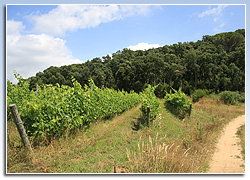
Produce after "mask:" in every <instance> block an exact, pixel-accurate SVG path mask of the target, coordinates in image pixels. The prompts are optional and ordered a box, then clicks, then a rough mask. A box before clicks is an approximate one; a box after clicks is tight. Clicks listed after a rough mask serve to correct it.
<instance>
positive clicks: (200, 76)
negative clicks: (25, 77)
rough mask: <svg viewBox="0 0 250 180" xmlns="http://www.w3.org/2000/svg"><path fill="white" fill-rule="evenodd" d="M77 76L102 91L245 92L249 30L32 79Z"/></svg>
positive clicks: (125, 53)
mask: <svg viewBox="0 0 250 180" xmlns="http://www.w3.org/2000/svg"><path fill="white" fill-rule="evenodd" d="M72 77H74V78H75V79H76V80H77V81H78V82H79V83H80V84H81V85H82V86H84V85H85V84H87V83H88V80H89V79H90V78H92V79H93V80H94V82H95V83H96V85H97V86H98V87H102V86H105V87H109V88H114V89H120V90H121V89H124V90H126V91H130V90H134V91H136V92H141V91H142V90H143V89H144V88H146V87H147V85H148V84H150V85H153V86H155V85H157V84H160V86H159V88H158V89H157V93H158V94H159V96H160V95H162V93H161V92H162V91H163V90H167V91H169V89H170V88H174V89H179V88H182V90H183V91H184V92H185V93H188V94H190V93H191V92H192V91H194V90H195V89H210V90H211V91H215V92H219V91H225V90H228V91H244V90H245V30H244V29H239V30H236V31H235V32H225V33H219V34H216V35H213V36H210V35H204V36H203V37H202V39H201V40H198V41H197V42H183V43H182V42H178V43H176V44H173V45H165V46H162V47H159V48H152V49H148V50H144V51H143V50H137V51H132V50H130V49H127V48H125V49H123V50H122V51H121V50H119V51H117V52H116V53H113V54H112V56H111V55H106V56H103V57H102V58H99V57H97V58H94V59H92V60H90V61H87V62H85V63H82V64H72V65H68V66H62V67H53V66H51V67H49V68H47V69H45V70H44V71H43V72H38V73H37V74H36V76H33V77H30V78H29V80H30V89H33V90H34V89H35V87H36V84H56V83H59V84H65V85H69V86H73V84H72V81H71V79H72Z"/></svg>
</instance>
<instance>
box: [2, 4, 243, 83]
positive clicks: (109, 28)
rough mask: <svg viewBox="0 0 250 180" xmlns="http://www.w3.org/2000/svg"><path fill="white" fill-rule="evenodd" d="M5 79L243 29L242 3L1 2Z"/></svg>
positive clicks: (33, 74) (28, 75) (26, 76)
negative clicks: (18, 3) (62, 3)
mask: <svg viewBox="0 0 250 180" xmlns="http://www.w3.org/2000/svg"><path fill="white" fill-rule="evenodd" d="M6 11H7V17H6V59H7V60H6V65H7V79H8V80H10V81H12V82H14V83H16V80H15V78H14V76H13V71H14V70H15V71H17V72H18V73H20V74H21V75H22V76H23V77H24V78H28V77H30V76H35V75H36V73H37V72H43V71H44V70H45V69H46V68H48V67H50V66H58V67H59V66H62V65H69V64H76V63H84V62H86V61H87V60H92V59H93V58H95V57H100V58H101V57H103V56H106V55H107V54H110V55H112V53H115V52H117V51H118V50H123V49H124V48H129V49H131V50H138V49H141V50H144V49H149V48H157V47H160V46H164V45H172V44H174V43H178V42H190V41H193V42H196V41H197V40H201V39H202V36H203V35H214V34H217V33H221V32H229V31H235V30H237V29H243V28H245V6H244V5H225V4H224V5H7V8H6Z"/></svg>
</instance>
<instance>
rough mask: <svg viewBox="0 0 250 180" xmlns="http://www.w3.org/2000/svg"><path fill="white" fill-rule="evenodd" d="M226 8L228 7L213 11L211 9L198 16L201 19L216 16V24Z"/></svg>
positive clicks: (220, 7) (220, 6) (223, 6)
mask: <svg viewBox="0 0 250 180" xmlns="http://www.w3.org/2000/svg"><path fill="white" fill-rule="evenodd" d="M226 7H227V5H219V6H217V7H215V8H213V9H211V8H210V9H208V10H206V11H204V12H202V13H200V14H199V15H198V16H199V17H200V18H202V17H204V16H209V15H212V16H214V22H216V21H217V20H218V16H219V15H221V14H222V11H223V9H224V8H226Z"/></svg>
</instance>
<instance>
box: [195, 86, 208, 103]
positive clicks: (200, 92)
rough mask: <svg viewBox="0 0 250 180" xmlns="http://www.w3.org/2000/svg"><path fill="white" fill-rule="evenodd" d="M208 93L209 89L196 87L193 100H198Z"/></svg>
mask: <svg viewBox="0 0 250 180" xmlns="http://www.w3.org/2000/svg"><path fill="white" fill-rule="evenodd" d="M208 94H209V92H208V90H207V89H196V90H195V91H194V92H193V93H192V98H193V102H198V101H199V99H200V98H202V97H204V96H206V95H208Z"/></svg>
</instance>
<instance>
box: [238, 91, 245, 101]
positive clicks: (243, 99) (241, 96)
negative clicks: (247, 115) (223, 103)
mask: <svg viewBox="0 0 250 180" xmlns="http://www.w3.org/2000/svg"><path fill="white" fill-rule="evenodd" d="M238 101H239V102H242V103H244V102H245V93H241V94H240V97H239V99H238Z"/></svg>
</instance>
